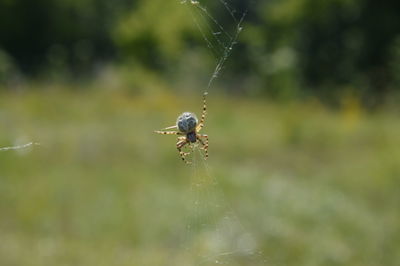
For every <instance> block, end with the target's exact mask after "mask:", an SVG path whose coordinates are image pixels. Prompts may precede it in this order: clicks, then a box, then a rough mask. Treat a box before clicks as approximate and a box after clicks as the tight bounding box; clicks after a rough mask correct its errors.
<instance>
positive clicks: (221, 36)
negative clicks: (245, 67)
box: [181, 0, 247, 91]
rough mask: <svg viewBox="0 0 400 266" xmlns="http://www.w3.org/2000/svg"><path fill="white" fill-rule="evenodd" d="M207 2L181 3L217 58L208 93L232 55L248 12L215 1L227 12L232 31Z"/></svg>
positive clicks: (224, 1)
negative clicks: (209, 7) (210, 8)
mask: <svg viewBox="0 0 400 266" xmlns="http://www.w3.org/2000/svg"><path fill="white" fill-rule="evenodd" d="M205 2H207V1H204V0H203V1H197V0H182V1H181V3H182V4H184V5H186V7H187V8H188V12H189V13H190V16H191V17H192V20H193V23H194V24H195V25H196V27H197V29H198V30H199V32H200V33H201V36H202V37H203V39H204V41H205V43H206V45H207V47H208V48H209V50H210V51H211V53H212V54H213V56H214V58H215V60H216V61H215V67H214V71H213V72H212V74H211V77H210V79H209V81H208V84H207V86H206V89H205V91H208V90H209V89H210V88H211V87H212V85H213V82H214V81H215V79H216V78H218V76H219V74H220V72H221V70H222V69H223V68H224V65H225V63H226V61H227V59H228V58H229V56H230V55H231V53H232V51H233V48H234V46H235V45H236V44H237V40H238V38H239V34H240V32H241V31H242V29H243V27H242V24H243V21H244V18H245V17H246V14H247V11H245V12H237V11H236V9H235V8H233V7H232V6H231V5H230V4H229V3H228V2H227V1H226V0H218V1H214V2H217V3H219V4H220V6H219V8H220V9H223V10H225V11H226V12H227V13H228V15H229V17H230V20H231V23H229V24H233V25H234V28H233V29H232V30H228V29H226V28H227V27H226V26H225V25H222V23H220V22H219V21H218V20H217V19H216V18H215V17H214V16H213V15H212V14H211V12H210V11H209V10H208V8H207V6H206V3H205Z"/></svg>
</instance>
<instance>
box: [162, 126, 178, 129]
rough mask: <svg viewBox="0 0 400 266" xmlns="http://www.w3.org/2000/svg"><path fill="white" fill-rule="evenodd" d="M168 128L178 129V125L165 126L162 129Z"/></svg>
mask: <svg viewBox="0 0 400 266" xmlns="http://www.w3.org/2000/svg"><path fill="white" fill-rule="evenodd" d="M168 129H178V126H177V125H174V126H170V127H166V128H163V129H162V130H168Z"/></svg>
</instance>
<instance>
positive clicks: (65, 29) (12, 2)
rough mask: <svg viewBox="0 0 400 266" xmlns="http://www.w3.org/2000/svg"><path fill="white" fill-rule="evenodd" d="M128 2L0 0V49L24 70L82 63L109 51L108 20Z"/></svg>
mask: <svg viewBox="0 0 400 266" xmlns="http://www.w3.org/2000/svg"><path fill="white" fill-rule="evenodd" d="M131 2H132V1H127V0H116V1H105V0H37V1H29V0H28V1H27V0H0V49H2V50H3V51H4V52H6V53H8V54H9V55H10V56H11V57H13V59H14V60H15V62H16V64H17V65H18V66H19V68H20V69H21V70H22V71H24V72H25V73H33V72H36V71H38V70H40V69H41V68H42V67H44V66H51V67H53V66H54V65H55V66H56V67H60V66H66V67H68V66H74V67H77V66H81V65H82V66H84V67H85V66H88V64H89V63H93V62H94V61H97V60H102V59H106V58H110V57H112V56H113V54H114V53H115V50H114V46H113V42H112V40H111V34H110V31H111V29H112V26H113V21H115V17H116V16H117V14H120V13H121V12H122V10H123V9H124V8H126V7H129V6H131V5H132V4H130V3H131ZM73 69H74V68H73ZM75 69H76V68H75ZM76 70H78V71H77V72H79V71H80V70H81V69H76Z"/></svg>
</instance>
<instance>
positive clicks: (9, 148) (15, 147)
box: [0, 142, 40, 151]
mask: <svg viewBox="0 0 400 266" xmlns="http://www.w3.org/2000/svg"><path fill="white" fill-rule="evenodd" d="M32 145H40V143H37V142H29V143H26V144H23V145H17V146H9V147H3V148H0V151H9V150H20V149H25V148H28V147H29V146H32Z"/></svg>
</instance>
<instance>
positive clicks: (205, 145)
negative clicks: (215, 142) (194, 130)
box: [197, 134, 208, 159]
mask: <svg viewBox="0 0 400 266" xmlns="http://www.w3.org/2000/svg"><path fill="white" fill-rule="evenodd" d="M201 138H204V141H203V140H202V139H201ZM197 139H198V140H199V142H200V143H201V145H203V147H201V149H203V150H204V157H205V159H207V158H208V135H205V134H199V135H197Z"/></svg>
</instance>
